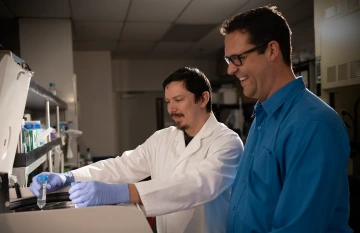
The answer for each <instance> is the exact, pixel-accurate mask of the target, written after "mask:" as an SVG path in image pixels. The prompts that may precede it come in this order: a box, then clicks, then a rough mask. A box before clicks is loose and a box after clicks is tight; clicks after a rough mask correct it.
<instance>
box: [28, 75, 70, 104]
mask: <svg viewBox="0 0 360 233" xmlns="http://www.w3.org/2000/svg"><path fill="white" fill-rule="evenodd" d="M46 100H49V104H50V109H55V108H56V106H59V109H60V110H66V109H67V104H66V103H65V102H64V101H63V100H62V99H60V98H59V97H57V96H55V95H53V94H52V93H51V92H50V91H48V90H46V89H45V88H44V87H42V86H40V85H39V84H37V83H36V82H35V81H34V80H31V81H30V86H29V92H28V97H27V100H26V107H25V108H26V109H34V110H43V109H44V106H45V101H46Z"/></svg>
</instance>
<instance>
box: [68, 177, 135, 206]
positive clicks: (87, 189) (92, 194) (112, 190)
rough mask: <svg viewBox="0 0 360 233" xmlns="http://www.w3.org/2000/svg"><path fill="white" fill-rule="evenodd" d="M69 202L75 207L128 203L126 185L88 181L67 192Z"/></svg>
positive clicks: (128, 196) (128, 197)
mask: <svg viewBox="0 0 360 233" xmlns="http://www.w3.org/2000/svg"><path fill="white" fill-rule="evenodd" d="M69 194H70V200H71V202H72V203H73V204H75V205H76V206H77V207H79V208H80V207H87V206H98V205H111V204H119V203H130V195H129V188H128V184H107V183H103V182H99V181H89V182H83V183H79V184H76V185H74V186H72V187H71V188H70V190H69Z"/></svg>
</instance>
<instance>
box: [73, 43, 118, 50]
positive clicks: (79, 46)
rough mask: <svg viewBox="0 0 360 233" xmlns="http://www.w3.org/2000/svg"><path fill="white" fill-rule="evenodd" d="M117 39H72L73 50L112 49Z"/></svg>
mask: <svg viewBox="0 0 360 233" xmlns="http://www.w3.org/2000/svg"><path fill="white" fill-rule="evenodd" d="M116 44H117V41H74V50H75V51H113V50H115V48H116Z"/></svg>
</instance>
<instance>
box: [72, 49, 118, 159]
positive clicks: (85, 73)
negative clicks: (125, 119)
mask: <svg viewBox="0 0 360 233" xmlns="http://www.w3.org/2000/svg"><path fill="white" fill-rule="evenodd" d="M74 70H75V73H76V75H77V86H78V99H79V112H80V114H79V128H80V130H81V131H83V136H82V137H81V139H80V140H79V144H80V148H81V152H84V150H86V148H87V147H89V148H90V149H91V152H92V154H93V156H114V155H117V151H118V150H117V143H118V139H117V136H116V134H115V130H116V123H115V114H116V112H115V94H114V92H113V91H112V75H111V56H110V52H105V51H104V52H74Z"/></svg>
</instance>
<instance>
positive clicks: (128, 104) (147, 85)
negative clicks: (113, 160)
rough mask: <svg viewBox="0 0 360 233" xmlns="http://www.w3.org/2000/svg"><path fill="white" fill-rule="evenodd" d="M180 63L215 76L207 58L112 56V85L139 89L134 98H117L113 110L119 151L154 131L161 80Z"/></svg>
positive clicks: (139, 142) (118, 88)
mask: <svg viewBox="0 0 360 233" xmlns="http://www.w3.org/2000/svg"><path fill="white" fill-rule="evenodd" d="M183 66H195V67H197V68H199V69H200V70H201V71H203V72H204V73H205V75H206V76H207V77H208V78H209V79H210V80H211V79H214V78H216V61H211V60H113V61H112V70H113V79H114V80H113V81H114V89H117V90H125V91H139V93H137V94H135V96H134V97H135V98H132V99H121V98H120V95H121V93H120V92H118V94H117V98H116V112H117V119H116V121H118V126H117V127H118V128H117V131H118V132H117V137H118V138H119V147H118V150H119V152H120V153H121V152H123V151H125V150H130V149H135V147H136V146H138V145H139V144H141V143H143V142H144V141H145V140H146V138H148V137H149V136H150V135H151V134H152V133H154V132H155V131H156V111H155V106H156V104H155V100H156V98H157V97H164V93H163V89H162V82H163V81H164V80H165V78H167V77H168V76H169V75H170V74H171V73H172V72H174V71H176V70H177V69H179V68H181V67H183Z"/></svg>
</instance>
